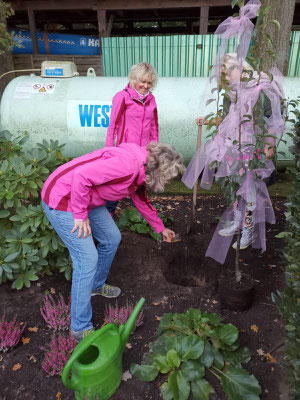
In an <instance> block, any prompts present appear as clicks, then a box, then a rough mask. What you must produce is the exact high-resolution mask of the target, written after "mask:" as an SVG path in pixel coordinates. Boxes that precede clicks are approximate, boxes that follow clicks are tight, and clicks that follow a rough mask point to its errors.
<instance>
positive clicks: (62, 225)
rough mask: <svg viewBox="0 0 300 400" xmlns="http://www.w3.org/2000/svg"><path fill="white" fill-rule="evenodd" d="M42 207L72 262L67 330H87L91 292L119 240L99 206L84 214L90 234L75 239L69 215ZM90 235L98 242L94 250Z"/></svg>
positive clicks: (103, 276) (102, 278) (102, 276)
mask: <svg viewBox="0 0 300 400" xmlns="http://www.w3.org/2000/svg"><path fill="white" fill-rule="evenodd" d="M43 208H44V210H45V213H46V215H47V217H48V219H49V221H50V223H51V225H52V226H53V228H54V229H55V231H56V232H57V234H58V235H59V237H60V238H61V239H62V241H63V242H64V243H65V245H66V246H67V248H68V250H69V252H70V255H71V259H72V262H73V276H72V289H71V330H72V331H75V332H77V331H83V330H86V329H91V328H92V327H93V324H92V322H91V318H92V305H91V293H92V290H94V289H99V288H101V287H102V286H103V285H104V283H105V281H106V278H107V275H108V273H109V270H110V266H111V263H112V261H113V259H114V256H115V254H116V251H117V248H118V246H119V243H120V240H121V234H120V231H119V229H118V228H117V226H116V224H115V223H114V221H113V219H112V218H111V216H110V215H109V213H108V211H107V209H106V207H105V206H102V207H97V208H94V209H93V210H92V211H90V212H89V214H88V218H89V220H90V226H91V230H92V235H91V236H87V237H86V238H82V237H81V238H79V239H78V238H77V235H78V230H77V231H76V232H74V233H73V234H71V230H72V229H73V226H74V219H73V213H72V212H67V211H58V210H54V209H52V208H50V207H49V206H48V205H47V204H45V203H44V202H43ZM93 236H94V237H95V239H97V241H98V245H97V247H96V246H95V243H94V240H93Z"/></svg>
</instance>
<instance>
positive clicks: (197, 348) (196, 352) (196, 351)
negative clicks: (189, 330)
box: [178, 335, 204, 361]
mask: <svg viewBox="0 0 300 400" xmlns="http://www.w3.org/2000/svg"><path fill="white" fill-rule="evenodd" d="M178 344H179V348H178V354H179V357H180V358H181V359H182V360H183V361H187V360H196V359H197V358H199V357H200V356H201V354H202V353H203V350H204V341H203V340H202V339H200V338H199V337H197V336H192V335H190V336H185V337H183V338H182V339H180V340H179V341H178ZM179 349H180V350H179Z"/></svg>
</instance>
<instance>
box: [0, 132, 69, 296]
mask: <svg viewBox="0 0 300 400" xmlns="http://www.w3.org/2000/svg"><path fill="white" fill-rule="evenodd" d="M28 138H29V137H28V135H25V136H23V137H21V136H17V137H15V136H14V137H13V135H12V134H11V133H10V132H9V131H3V132H0V204H1V206H0V241H1V250H0V284H2V283H4V282H7V281H11V282H12V288H15V289H21V288H22V287H23V286H26V287H30V285H31V282H32V281H36V280H37V279H38V275H39V274H41V273H47V274H51V269H52V268H55V267H56V268H59V270H60V271H62V272H64V274H65V276H66V277H67V278H70V276H71V268H72V267H71V263H70V262H69V255H68V252H67V250H66V248H65V245H64V244H63V242H62V241H61V240H60V238H59V237H58V235H57V234H56V232H55V231H54V229H53V228H52V226H51V224H50V223H49V221H48V219H47V217H46V215H45V213H44V210H43V208H42V205H41V199H40V191H41V189H42V187H43V184H44V181H45V180H46V178H47V177H48V175H49V174H50V173H51V172H52V171H53V170H54V169H55V168H56V167H57V166H59V165H60V164H62V163H63V162H64V161H66V160H65V159H64V157H63V155H62V153H61V151H62V149H63V147H64V145H59V143H58V142H57V141H53V140H51V141H50V143H49V142H47V141H45V140H44V141H43V143H38V144H37V145H36V147H35V148H33V149H30V150H26V149H25V147H24V146H25V144H26V142H27V140H28Z"/></svg>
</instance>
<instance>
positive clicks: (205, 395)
mask: <svg viewBox="0 0 300 400" xmlns="http://www.w3.org/2000/svg"><path fill="white" fill-rule="evenodd" d="M191 388H192V394H193V399H194V400H209V395H210V393H211V389H212V387H211V385H210V384H209V383H208V382H207V380H206V379H203V378H202V379H198V380H197V381H195V382H192V384H191Z"/></svg>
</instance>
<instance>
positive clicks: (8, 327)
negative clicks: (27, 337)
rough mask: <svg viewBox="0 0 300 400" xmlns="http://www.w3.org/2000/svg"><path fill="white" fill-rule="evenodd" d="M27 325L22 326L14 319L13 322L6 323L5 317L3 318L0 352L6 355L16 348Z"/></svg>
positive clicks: (0, 332)
mask: <svg viewBox="0 0 300 400" xmlns="http://www.w3.org/2000/svg"><path fill="white" fill-rule="evenodd" d="M24 329H25V325H23V326H22V325H21V324H20V322H17V321H16V318H14V319H13V320H12V321H11V322H6V321H5V315H3V316H2V319H1V321H0V351H3V352H4V353H5V352H6V351H8V350H10V349H11V348H13V347H15V346H16V345H17V344H18V343H19V341H20V339H21V337H22V334H23V332H24Z"/></svg>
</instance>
